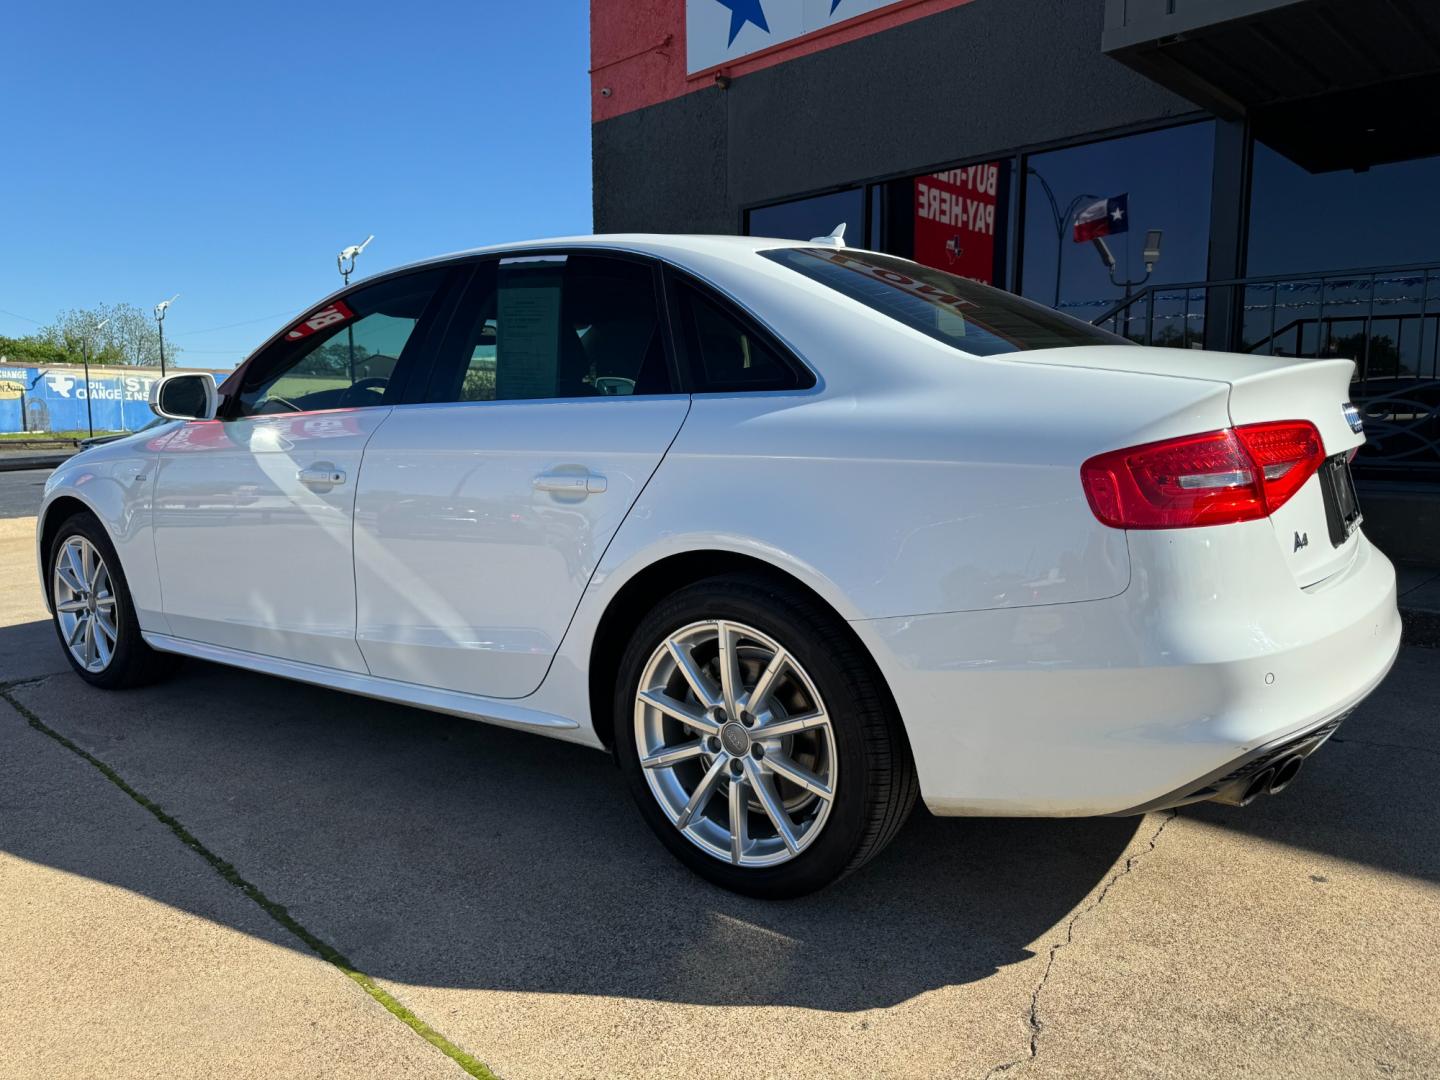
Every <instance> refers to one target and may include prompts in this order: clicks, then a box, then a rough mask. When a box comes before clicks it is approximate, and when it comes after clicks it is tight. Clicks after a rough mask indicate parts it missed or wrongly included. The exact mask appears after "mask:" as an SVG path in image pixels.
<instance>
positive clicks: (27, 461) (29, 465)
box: [0, 450, 75, 472]
mask: <svg viewBox="0 0 1440 1080" xmlns="http://www.w3.org/2000/svg"><path fill="white" fill-rule="evenodd" d="M74 455H75V451H74V450H70V451H67V452H66V453H63V454H37V455H35V456H34V457H28V456H27V457H19V456H17V457H6V456H0V472H21V471H23V470H25V469H54V468H57V467H58V466H60V465H61V464H63V463H64V462H66V461H69V460H70V458H72V457H74Z"/></svg>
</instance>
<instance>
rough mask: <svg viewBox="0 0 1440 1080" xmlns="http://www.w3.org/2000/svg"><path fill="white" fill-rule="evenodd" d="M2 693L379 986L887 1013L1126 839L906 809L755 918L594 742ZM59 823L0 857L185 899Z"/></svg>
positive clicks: (65, 687)
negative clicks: (655, 825) (842, 863)
mask: <svg viewBox="0 0 1440 1080" xmlns="http://www.w3.org/2000/svg"><path fill="white" fill-rule="evenodd" d="M18 630H19V628H9V629H5V630H0V644H3V638H4V636H6V635H9V634H13V633H16V632H17V631H18ZM13 693H14V694H15V696H16V697H17V699H18V700H20V701H22V702H23V703H24V704H25V706H26V707H27V708H29V709H31V710H33V711H34V713H35V714H36V715H37V716H38V717H39V718H40V719H41V720H42V721H43V722H44V723H46V724H47V725H49V726H51V727H53V728H54V729H55V730H57V731H58V732H60V733H61V734H63V735H64V736H66V737H67V738H70V739H72V740H74V741H75V742H76V743H77V744H79V745H80V746H82V747H83V748H85V749H86V750H88V751H89V752H90V753H92V754H94V755H95V756H96V757H98V758H99V759H100V760H102V761H104V762H105V763H106V764H108V765H109V766H111V767H112V768H114V769H115V770H116V771H117V772H118V774H119V775H120V776H121V777H123V778H124V779H125V780H126V781H127V782H128V783H130V784H131V785H133V786H134V787H135V788H136V789H137V790H138V791H139V792H141V793H142V794H143V795H145V796H147V797H148V798H150V799H152V800H154V801H155V802H157V803H159V804H160V805H161V806H163V808H164V810H165V811H167V812H168V813H170V814H173V815H174V816H175V817H176V818H177V819H178V820H179V821H180V822H181V823H182V824H183V825H184V826H185V827H186V828H187V829H188V830H189V831H190V832H191V833H193V834H194V835H195V836H196V837H197V838H198V839H199V841H200V842H201V843H202V844H204V845H205V846H206V847H207V848H208V849H209V850H210V851H212V852H214V853H215V854H217V855H219V856H220V857H221V858H223V859H226V860H228V861H230V862H231V863H233V865H234V866H235V868H236V870H237V871H238V872H239V873H240V874H241V875H242V876H244V877H245V878H246V879H248V880H249V881H250V882H252V883H254V884H255V885H257V886H258V887H259V888H260V889H261V890H263V891H264V892H265V893H266V894H267V895H268V896H269V897H270V898H271V899H272V900H274V901H276V902H277V903H280V904H283V905H285V906H286V907H287V908H288V910H289V912H290V913H291V915H293V916H294V917H295V918H296V919H297V920H299V922H300V923H301V924H303V925H304V926H305V927H307V928H308V929H309V930H310V931H311V932H313V933H314V934H316V935H317V936H319V937H320V938H322V939H324V940H326V941H327V942H329V943H330V944H332V945H333V946H335V947H336V948H338V949H339V950H340V951H341V952H342V953H344V954H346V955H347V956H348V957H349V958H350V959H351V960H353V961H354V962H355V963H356V964H358V965H359V966H360V967H362V968H363V969H364V970H365V971H367V972H368V973H369V974H371V975H373V976H375V977H377V978H380V979H387V980H393V981H397V982H401V983H410V984H420V985H432V986H447V987H463V988H484V989H496V990H506V991H532V992H553V993H567V994H594V995H606V996H624V997H631V998H637V999H651V1000H661V1001H672V1002H683V1003H693V1004H707V1005H708V1004H716V1005H754V1004H766V1005H794V1006H801V1007H806V1008H813V1009H826V1010H841V1011H850V1010H862V1009H871V1008H878V1007H885V1006H889V1005H893V1004H896V1003H898V1002H901V1001H905V1000H907V999H910V998H912V997H914V996H916V995H918V994H922V993H924V992H926V991H929V990H934V989H937V988H939V987H943V986H947V985H952V984H959V983H966V982H971V981H974V980H978V979H983V978H985V977H987V976H989V975H990V974H992V973H993V972H995V971H996V970H997V969H998V968H1000V967H1002V966H1004V965H1008V964H1013V963H1016V962H1017V961H1020V960H1023V959H1026V958H1027V957H1029V956H1031V955H1032V948H1034V947H1035V946H1034V943H1035V942H1036V941H1037V939H1041V938H1043V937H1044V936H1045V935H1046V934H1047V932H1048V931H1050V930H1051V929H1052V928H1053V927H1055V926H1056V925H1057V924H1059V923H1061V922H1063V920H1064V919H1065V917H1066V916H1067V914H1068V913H1069V912H1070V911H1071V909H1072V908H1074V907H1075V906H1076V905H1077V904H1078V903H1080V902H1081V901H1082V900H1083V899H1084V897H1085V896H1086V894H1087V893H1088V892H1089V891H1090V890H1091V889H1092V888H1093V887H1094V886H1095V885H1097V884H1098V883H1099V882H1101V881H1103V880H1104V879H1105V877H1106V875H1107V874H1108V873H1110V871H1111V868H1112V866H1113V865H1114V864H1115V862H1116V860H1117V859H1118V858H1119V857H1120V855H1121V854H1122V852H1123V851H1124V850H1125V848H1126V846H1127V844H1128V843H1129V842H1130V840H1131V839H1132V837H1133V836H1134V835H1135V832H1136V829H1137V826H1138V823H1137V821H1135V820H1133V819H1127V820H1103V819H1102V820H1089V821H1038V820H1030V821H1016V820H1008V821H1006V820H988V821H982V820H964V819H938V818H934V817H931V816H930V815H928V814H927V813H925V812H924V810H923V809H917V811H916V813H915V815H914V816H913V817H912V819H911V820H910V822H909V824H908V825H907V826H906V828H905V829H904V830H903V831H902V833H901V835H900V836H899V837H898V838H897V840H896V842H895V843H894V844H893V845H892V846H891V847H890V848H889V849H888V850H887V851H886V852H885V853H884V854H882V855H881V856H880V857H879V858H878V859H876V860H875V861H874V862H872V863H871V864H870V865H869V866H867V867H866V868H864V869H863V870H862V871H860V872H859V873H857V874H854V875H852V876H851V877H850V878H848V879H847V880H845V881H843V882H841V883H840V884H838V885H836V886H833V887H831V888H829V889H827V890H825V891H823V892H821V893H819V894H816V895H814V896H811V897H808V898H805V899H801V900H796V901H790V902H784V903H769V902H764V901H758V900H751V899H748V898H745V897H740V896H735V895H732V894H730V893H728V892H725V891H722V890H720V889H717V888H714V887H712V886H710V885H708V884H707V883H705V882H703V881H701V880H699V879H698V878H696V877H694V876H693V875H692V874H690V873H689V872H688V871H686V870H685V869H684V868H683V867H681V866H680V865H679V864H678V863H677V862H676V861H675V860H674V859H672V858H671V857H670V855H669V854H668V853H667V852H666V851H665V850H664V849H663V848H662V847H661V845H660V844H659V843H658V842H657V841H656V840H655V839H654V838H653V836H652V835H651V834H650V832H649V830H648V829H647V828H646V826H645V825H644V823H643V822H642V820H641V819H640V816H639V815H638V813H637V812H636V811H635V809H634V807H633V805H632V804H631V801H630V796H629V793H628V791H627V789H626V787H625V785H624V784H623V782H622V779H621V777H620V775H619V773H618V771H617V770H616V769H615V768H614V766H613V765H612V763H611V761H610V759H609V758H608V757H607V756H606V755H604V754H601V753H598V752H595V751H593V750H587V749H584V748H580V747H575V746H570V745H566V744H562V743H557V742H554V741H551V740H547V739H542V738H539V737H536V736H534V735H529V734H524V733H519V732H512V731H506V730H502V729H498V728H494V727H489V726H487V725H483V724H477V723H474V722H470V721H465V720H459V719H454V718H451V717H445V716H439V715H434V714H430V713H425V712H420V711H416V710H413V709H407V708H401V707H397V706H391V705H385V704H382V703H378V702H372V701H367V700H364V699H359V698H354V697H350V696H346V695H342V694H338V693H334V692H330V691H326V690H322V689H317V688H313V687H306V686H302V685H299V684H295V683H288V682H284V681H281V680H277V679H271V678H267V677H264V676H258V675H251V674H246V673H242V672H237V671H231V670H228V669H225V668H221V667H215V666H211V665H207V664H201V663H190V664H187V665H186V666H185V667H184V668H183V669H182V670H181V671H180V673H179V674H178V676H177V677H176V678H175V679H174V680H173V681H171V682H169V683H167V684H165V685H163V686H159V687H153V688H150V689H146V690H140V691H131V692H127V693H122V694H107V693H102V692H99V691H95V690H92V689H90V688H89V687H87V686H85V685H84V684H83V683H81V682H80V680H78V679H76V678H74V677H73V676H72V675H70V674H68V673H67V674H64V675H60V676H56V677H53V678H49V679H46V680H43V681H41V682H37V683H34V684H31V685H28V686H24V687H19V688H17V689H16V690H14V691H13ZM56 752H57V753H64V752H66V751H64V750H62V749H61V748H60V747H58V746H57V747H56ZM95 781H96V782H97V783H102V784H103V783H106V782H107V781H105V780H104V779H103V778H102V777H101V776H100V775H99V774H98V773H96V775H95ZM117 797H123V796H118V793H117ZM157 827H158V825H157ZM65 828H66V824H65V823H64V822H63V821H56V822H55V824H54V829H53V830H49V829H46V830H40V831H38V832H35V831H29V832H25V833H23V834H22V835H14V834H13V831H12V830H5V831H4V834H5V835H6V840H5V845H4V846H5V848H6V849H7V850H9V851H11V852H12V853H13V854H15V855H18V856H20V857H22V858H25V859H29V860H32V861H35V862H40V863H46V864H49V865H56V866H58V867H59V868H60V869H63V870H66V871H69V872H71V873H75V874H82V875H87V876H92V877H97V878H99V879H100V880H105V881H108V882H109V883H111V884H114V885H118V886H121V887H123V888H126V889H130V890H133V891H135V892H138V893H142V894H145V895H148V896H151V897H153V898H154V899H156V900H159V901H162V902H164V903H167V904H171V905H173V906H176V907H180V908H182V909H183V908H184V906H185V902H186V901H185V899H184V898H185V897H186V896H187V895H190V893H189V892H188V891H187V890H184V889H182V888H181V887H180V886H178V885H174V886H172V884H171V882H170V881H169V880H167V879H160V880H157V879H155V877H154V876H153V875H148V874H144V873H139V872H134V873H132V872H130V871H129V870H127V869H123V868H122V867H124V865H125V864H124V862H123V860H122V861H119V862H117V860H116V859H115V858H114V857H113V852H108V853H105V854H103V855H102V854H100V853H99V852H101V851H103V850H104V849H105V847H106V846H107V845H106V841H105V838H103V837H98V836H97V837H95V838H94V843H93V844H87V845H76V844H75V843H73V837H68V838H67V837H65V836H64V835H63V830H64V829H65ZM176 843H177V844H178V843H179V841H178V840H177V841H176ZM90 848H94V849H96V851H97V854H96V856H95V858H94V859H93V860H90V859H87V858H86V857H84V856H83V855H82V854H78V853H77V852H83V851H85V850H87V849H90ZM196 865H197V868H198V867H199V865H200V864H198V862H197V864H196ZM197 872H199V871H198V869H197ZM204 872H207V873H208V872H210V871H208V870H205V871H204ZM203 914H205V915H206V917H209V916H210V913H209V912H205V913H203ZM293 947H295V948H297V949H303V946H302V945H300V943H299V942H298V941H296V942H295V943H294V946H293Z"/></svg>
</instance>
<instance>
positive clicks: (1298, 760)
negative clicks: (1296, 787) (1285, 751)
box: [1268, 754, 1305, 795]
mask: <svg viewBox="0 0 1440 1080" xmlns="http://www.w3.org/2000/svg"><path fill="white" fill-rule="evenodd" d="M1304 764H1305V759H1304V758H1303V757H1301V756H1300V755H1299V754H1291V755H1290V756H1289V757H1288V758H1286V759H1285V760H1284V761H1282V762H1281V763H1280V764H1279V765H1277V766H1275V775H1274V776H1273V777H1271V778H1270V787H1269V789H1268V793H1269V794H1271V795H1279V794H1280V792H1282V791H1284V790H1285V789H1286V788H1287V787H1289V786H1290V785H1291V784H1293V783H1294V782H1295V777H1297V776H1299V775H1300V766H1302V765H1304Z"/></svg>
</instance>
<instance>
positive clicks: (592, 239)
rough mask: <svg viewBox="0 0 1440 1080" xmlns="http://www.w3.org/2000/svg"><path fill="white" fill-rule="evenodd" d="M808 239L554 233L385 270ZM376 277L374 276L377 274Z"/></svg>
mask: <svg viewBox="0 0 1440 1080" xmlns="http://www.w3.org/2000/svg"><path fill="white" fill-rule="evenodd" d="M810 243H811V241H804V240H785V239H780V238H777V237H767V236H729V235H723V234H713V235H707V234H701V233H593V234H590V235H588V236H554V237H548V238H546V239H541V240H522V241H518V242H514V243H507V244H487V245H485V246H483V247H475V248H466V249H464V250H461V251H452V252H450V253H449V254H446V255H437V256H435V257H434V258H430V259H422V260H420V261H419V262H413V263H409V264H407V265H405V266H397V267H395V268H393V269H389V270H385V271H384V273H385V274H387V275H388V274H393V273H397V272H399V271H403V270H415V269H419V268H422V267H426V266H436V265H440V264H443V263H447V262H453V261H455V260H458V259H468V258H474V257H475V256H477V255H478V256H483V255H507V254H512V253H516V252H523V251H546V250H551V249H554V248H591V249H594V250H601V251H606V250H608V251H626V252H631V253H634V254H641V255H650V256H654V257H656V258H667V257H669V258H676V257H681V258H683V257H684V256H686V255H708V256H711V257H718V258H722V259H730V260H743V259H744V258H745V257H746V256H751V255H754V254H755V253H756V252H757V251H768V250H770V249H772V248H779V247H805V246H808V244H810ZM377 276H378V275H377Z"/></svg>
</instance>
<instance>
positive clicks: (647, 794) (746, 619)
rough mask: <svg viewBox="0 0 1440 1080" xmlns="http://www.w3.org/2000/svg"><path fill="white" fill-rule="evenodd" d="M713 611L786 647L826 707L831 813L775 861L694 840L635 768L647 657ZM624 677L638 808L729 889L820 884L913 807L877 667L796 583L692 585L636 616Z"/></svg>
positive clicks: (902, 749)
mask: <svg viewBox="0 0 1440 1080" xmlns="http://www.w3.org/2000/svg"><path fill="white" fill-rule="evenodd" d="M715 619H724V620H733V621H735V622H738V623H743V624H746V625H748V626H749V627H752V628H753V629H755V630H757V631H760V632H762V633H764V634H766V635H768V636H769V637H771V638H773V639H774V640H775V641H776V642H777V643H779V644H781V645H782V646H783V647H784V649H785V650H786V651H787V652H788V653H789V654H790V655H791V656H793V657H794V658H795V659H796V660H797V661H798V663H799V664H800V665H801V667H803V668H804V669H805V672H806V673H807V674H808V676H809V678H810V680H811V681H812V682H813V683H814V686H815V688H816V689H817V690H818V691H819V693H820V696H821V698H822V699H823V702H824V706H825V711H826V712H827V714H828V715H829V716H830V726H831V729H832V731H833V733H834V740H835V752H836V756H837V758H838V765H839V768H838V783H837V785H836V787H835V791H834V798H833V801H832V802H831V805H830V810H829V816H828V818H827V819H826V820H825V821H824V823H823V827H822V828H821V829H820V830H819V832H818V834H817V835H816V837H815V839H814V840H813V842H812V843H810V845H809V846H808V847H805V848H804V849H803V850H801V851H800V853H799V854H798V855H794V856H793V857H791V859H790V861H788V862H783V863H780V864H779V865H773V866H742V865H734V864H733V863H731V862H727V861H722V860H721V859H720V858H718V857H716V856H715V855H713V854H711V853H710V852H708V851H706V850H702V848H701V847H699V846H697V845H696V844H695V843H692V842H691V840H690V839H688V838H687V837H686V835H684V834H682V832H681V830H680V829H679V828H678V827H677V826H676V825H675V823H674V822H673V821H672V820H671V818H670V817H669V816H667V812H666V811H665V810H664V809H662V808H661V805H660V803H659V801H657V797H656V795H655V793H654V792H653V791H652V790H651V788H650V785H649V782H648V781H647V779H646V776H645V771H644V769H642V767H641V765H640V749H639V747H638V746H637V742H636V724H635V716H636V712H635V697H636V694H637V693H638V691H639V682H640V679H641V677H642V675H643V674H644V672H645V668H646V665H647V663H648V662H649V660H650V657H651V655H652V654H653V653H654V652H655V651H656V650H657V649H659V648H660V647H661V645H662V644H663V643H664V642H665V641H666V639H667V638H668V637H669V636H670V635H671V634H673V633H675V632H676V631H677V630H680V629H681V628H682V627H686V626H688V625H689V624H692V623H696V622H701V621H705V620H715ZM619 676H620V677H619V679H618V683H617V687H616V696H615V703H614V723H615V742H614V746H615V751H616V758H617V760H618V762H619V765H620V768H621V770H622V772H624V774H625V776H626V779H627V781H628V782H629V784H630V788H631V791H632V793H633V794H634V796H635V800H636V802H637V803H638V804H639V807H640V812H641V814H642V816H643V817H644V818H645V820H646V821H647V822H649V824H650V827H651V828H652V829H654V830H655V833H656V835H657V836H659V838H660V840H661V841H662V842H663V843H664V844H665V846H666V847H668V848H669V849H670V851H671V852H672V853H673V854H674V855H675V856H676V857H677V858H678V859H679V860H680V861H681V862H683V863H685V864H686V865H687V866H688V867H690V869H692V870H694V871H695V872H696V873H697V874H699V875H700V876H701V877H704V878H706V879H708V880H709V881H712V882H714V883H715V884H717V885H720V886H722V887H723V888H726V889H730V890H733V891H735V892H739V893H744V894H746V895H749V896H756V897H761V898H765V899H786V898H790V897H796V896H803V895H805V894H807V893H811V892H814V891H815V890H817V889H821V888H824V887H825V886H826V885H829V884H831V883H832V882H835V881H837V880H839V879H840V878H842V877H844V876H845V875H846V874H849V873H851V872H853V871H854V870H857V869H858V868H860V867H861V866H863V865H864V864H865V863H866V862H868V861H869V860H870V859H872V858H874V857H875V856H876V855H877V854H879V852H880V851H881V850H882V849H883V848H884V847H885V845H886V844H888V843H889V842H890V841H891V840H892V839H893V838H894V837H895V834H896V833H897V832H899V830H900V827H901V825H903V824H904V822H905V819H906V818H907V817H908V816H909V813H910V810H911V809H912V807H913V806H914V804H915V797H916V794H917V793H918V791H919V784H918V781H917V779H916V775H915V765H914V761H913V759H912V758H911V755H910V747H909V743H908V742H907V740H906V738H905V735H904V731H903V728H902V726H901V723H900V718H899V716H898V715H897V714H896V710H895V707H894V704H893V702H892V699H891V697H890V694H889V691H888V690H887V688H886V687H885V686H884V683H883V681H882V679H881V676H880V673H879V671H878V670H877V669H876V667H875V665H874V663H873V661H872V660H871V659H870V657H869V655H868V654H867V653H866V652H865V651H864V649H863V648H862V647H861V645H860V643H859V642H858V641H857V640H856V639H855V638H854V636H853V634H852V633H851V632H850V631H849V628H848V627H847V626H846V625H845V624H844V622H843V621H842V620H841V619H839V618H838V617H837V616H836V615H835V614H834V613H833V612H832V611H830V610H829V609H828V608H827V607H825V606H824V605H823V604H821V603H819V602H817V601H816V600H815V598H813V597H812V596H810V595H809V594H807V593H806V592H804V591H802V590H801V589H799V588H796V587H794V586H791V585H788V584H786V583H784V582H782V581H777V580H770V579H767V578H765V577H762V576H759V575H753V576H752V575H748V574H734V575H725V576H722V577H714V578H709V579H706V580H704V581H700V582H696V583H695V584H693V585H689V586H687V587H685V588H683V589H681V590H679V591H678V592H676V593H674V594H673V595H671V596H670V597H668V598H667V599H665V600H664V601H662V602H661V603H660V604H658V605H657V606H656V607H655V608H654V609H653V610H652V611H651V612H650V613H649V614H648V615H646V616H645V618H644V619H643V620H641V622H640V624H639V626H638V627H636V629H635V632H634V634H633V635H632V637H631V640H630V643H629V646H628V647H627V648H626V650H625V654H624V657H623V659H622V660H621V663H620V670H619Z"/></svg>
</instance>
